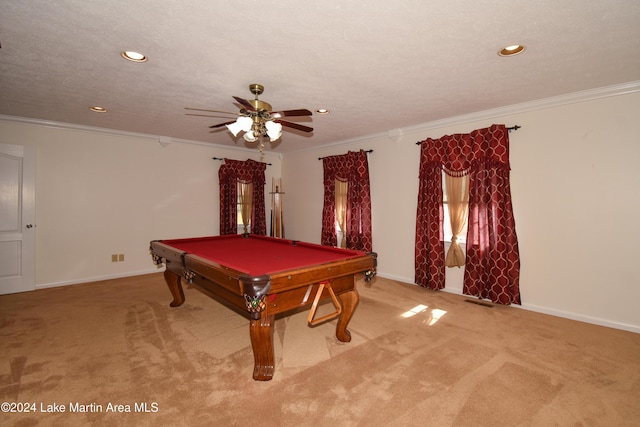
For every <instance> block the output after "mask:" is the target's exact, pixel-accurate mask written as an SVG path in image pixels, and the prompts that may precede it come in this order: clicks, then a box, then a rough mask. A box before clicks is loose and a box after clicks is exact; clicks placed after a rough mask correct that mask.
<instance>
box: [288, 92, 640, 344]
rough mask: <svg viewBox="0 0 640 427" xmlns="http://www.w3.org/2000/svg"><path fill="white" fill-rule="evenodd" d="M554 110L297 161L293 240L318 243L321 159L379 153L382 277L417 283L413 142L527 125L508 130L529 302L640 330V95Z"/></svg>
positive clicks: (424, 131)
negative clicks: (361, 151) (348, 153)
mask: <svg viewBox="0 0 640 427" xmlns="http://www.w3.org/2000/svg"><path fill="white" fill-rule="evenodd" d="M577 99H580V97H577ZM549 105H551V106H545V107H539V108H533V107H530V108H529V109H526V108H521V109H520V110H519V111H522V112H519V113H516V112H512V113H507V114H502V115H498V114H499V113H498V110H496V113H495V114H494V116H492V117H489V116H491V114H485V116H486V117H485V118H482V119H476V120H466V121H465V120H462V119H460V121H459V123H454V122H455V121H454V120H452V121H451V123H449V124H446V125H445V124H443V125H437V124H436V125H434V126H423V127H422V128H421V129H419V130H414V129H409V130H408V131H407V130H406V129H405V130H403V131H402V132H401V136H400V138H399V140H397V141H396V140H394V139H392V138H389V137H388V136H387V135H386V134H385V135H378V136H375V137H372V138H369V139H365V140H360V141H357V142H350V143H349V144H347V145H340V146H338V145H336V146H334V147H330V148H324V149H319V150H316V151H306V152H298V153H295V154H288V155H287V156H286V157H285V161H284V163H283V181H284V186H285V188H286V191H287V195H286V204H285V206H286V213H285V215H286V216H285V221H286V222H287V237H290V238H291V237H293V238H296V239H300V240H307V241H311V242H316V243H317V242H319V240H320V232H321V210H322V191H323V190H322V162H320V161H318V157H321V156H326V155H335V154H343V153H345V152H346V151H348V150H357V149H360V148H362V149H373V150H374V152H373V153H372V154H370V155H369V168H370V175H371V191H372V194H371V198H372V205H373V206H372V211H373V218H372V220H373V248H374V250H375V251H376V252H378V261H379V269H378V271H379V275H381V276H384V277H388V278H392V279H396V280H400V281H405V282H408V283H413V279H414V262H413V258H414V235H415V215H416V204H417V190H418V166H419V147H418V146H417V145H415V143H416V142H417V141H421V140H424V139H425V138H427V137H433V138H438V137H441V136H443V135H447V134H451V133H464V132H470V131H472V130H474V129H479V128H483V127H487V126H489V125H491V124H493V123H503V124H505V125H507V126H512V125H516V124H517V125H520V126H522V128H521V129H519V130H518V131H516V132H512V133H511V134H510V140H511V152H510V159H511V167H512V172H511V179H512V197H513V207H514V212H515V220H516V229H517V233H518V238H519V248H520V255H521V261H522V263H521V264H522V269H521V276H520V288H521V294H522V301H523V305H522V306H523V307H524V308H528V309H532V310H536V311H540V312H545V313H550V314H555V315H561V316H564V317H569V318H573V319H578V320H584V321H588V322H591V323H596V324H603V325H608V326H613V327H617V328H621V329H627V330H633V331H635V332H640V309H639V308H638V303H637V301H639V300H640V270H639V269H638V268H637V267H636V264H637V263H638V262H639V258H638V254H639V253H638V250H637V249H636V244H637V242H638V241H640V222H639V221H638V220H637V218H638V214H639V212H640V197H638V194H639V191H640V190H639V189H640V165H639V163H640V137H639V135H640V120H638V117H640V93H638V92H636V93H629V94H618V95H616V96H606V97H602V98H598V99H591V100H581V101H576V102H571V103H568V104H564V105H555V104H552V103H549ZM503 111H506V109H503V110H500V113H502V112H503ZM512 111H518V109H515V108H514V109H513V110H512ZM478 116H480V115H478ZM467 119H468V118H467ZM301 177H304V179H301ZM462 277H463V271H462V270H461V269H456V268H454V269H448V270H447V285H446V286H447V289H448V290H450V291H452V292H457V293H460V292H461V289H462Z"/></svg>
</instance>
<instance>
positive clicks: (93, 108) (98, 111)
mask: <svg viewBox="0 0 640 427" xmlns="http://www.w3.org/2000/svg"><path fill="white" fill-rule="evenodd" d="M89 110H91V111H93V112H94V113H106V112H107V109H106V108H103V107H97V106H94V107H90V108H89Z"/></svg>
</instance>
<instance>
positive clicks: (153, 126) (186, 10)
mask: <svg viewBox="0 0 640 427" xmlns="http://www.w3.org/2000/svg"><path fill="white" fill-rule="evenodd" d="M514 43H520V44H524V45H526V46H527V50H526V51H525V52H524V53H522V54H520V55H517V56H515V57H512V58H503V57H500V56H498V55H497V51H498V50H499V49H500V48H502V47H504V46H506V45H510V44H514ZM0 44H1V46H2V47H1V48H0V114H1V115H7V116H18V117H26V118H34V119H42V120H46V121H54V122H63V123H72V124H79V125H86V126H95V127H100V128H109V129H117V130H122V131H130V132H138V133H145V134H150V135H157V136H162V137H168V138H174V139H184V140H194V141H203V142H209V143H214V144H223V145H230V146H235V147H245V146H255V145H246V143H245V142H244V140H243V139H242V138H241V137H238V138H236V139H234V138H233V137H232V136H231V134H230V133H229V132H228V131H226V129H225V128H222V129H221V130H219V131H217V132H214V133H210V132H209V129H208V126H209V125H211V124H216V123H220V122H222V121H225V120H224V119H223V118H221V119H217V118H206V117H191V116H186V115H185V114H184V113H185V110H184V107H195V108H208V109H215V110H223V111H237V110H238V109H239V107H238V106H237V104H235V101H234V100H233V98H232V96H233V95H235V96H239V97H242V98H246V99H251V98H252V97H253V95H252V94H251V93H250V92H249V89H248V85H249V84H251V83H260V84H262V85H264V86H265V92H264V94H263V95H261V97H260V98H261V99H262V100H264V101H267V102H269V103H270V104H271V105H272V106H273V108H274V109H275V110H288V109H297V108H308V109H310V110H312V111H315V110H316V109H318V108H329V109H330V110H331V114H329V115H318V114H314V115H313V116H312V117H311V118H293V119H292V120H291V121H296V122H298V123H301V124H305V125H308V126H312V127H313V128H314V129H315V130H314V132H313V133H312V134H310V135H307V134H303V133H300V132H298V131H288V130H285V132H284V133H283V137H282V139H281V141H279V142H278V143H277V144H274V145H273V146H271V145H270V144H266V147H265V150H267V151H277V152H288V151H296V150H300V149H307V148H311V147H316V146H320V145H323V144H331V143H336V142H340V141H344V140H350V139H353V138H358V137H363V136H367V135H372V134H376V133H380V132H386V131H388V130H393V129H397V128H402V127H406V126H413V125H418V124H421V123H427V122H431V121H434V120H439V119H445V118H449V117H454V116H459V115H464V114H471V113H474V112H478V111H483V110H488V109H492V108H497V107H503V106H508V105H514V104H519V103H523V102H527V101H532V100H538V99H543V98H548V97H552V96H557V95H563V94H568V93H573V92H578V91H582V90H588V89H593V88H600V87H605V86H610V85H615V84H620V83H626V82H632V81H637V80H640V1H638V0H616V1H610V2H608V1H593V0H562V1H558V0H552V1H551V0H538V1H531V0H527V1H519V0H512V1H503V0H502V1H501V0H459V1H451V0H435V1H433V0H431V1H425V0H396V1H389V0H368V1H344V0H340V1H338V0H327V1H322V2H319V1H306V0H280V1H275V2H265V1H253V0H244V1H242V2H240V1H232V0H226V1H223V0H217V1H212V0H192V1H188V2H184V1H179V0H135V1H130V0H109V1H87V0H75V1H74V0H60V1H51V0H28V1H2V2H1V3H0ZM123 50H137V51H140V52H143V53H144V54H145V55H147V56H148V57H149V60H148V61H147V62H146V63H141V64H140V63H132V62H128V61H125V60H124V59H122V58H121V56H120V52H121V51H123ZM92 105H100V106H103V107H105V108H108V110H109V111H108V113H104V114H97V113H92V112H90V111H89V107H90V106H92Z"/></svg>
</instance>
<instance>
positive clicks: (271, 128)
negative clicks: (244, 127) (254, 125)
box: [264, 121, 282, 142]
mask: <svg viewBox="0 0 640 427" xmlns="http://www.w3.org/2000/svg"><path fill="white" fill-rule="evenodd" d="M264 127H265V128H267V135H268V136H269V140H270V141H271V142H274V141H276V140H277V139H278V138H280V137H281V136H282V125H281V124H280V123H276V122H273V121H268V122H266V123H265V124H264Z"/></svg>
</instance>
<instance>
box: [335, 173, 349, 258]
mask: <svg viewBox="0 0 640 427" xmlns="http://www.w3.org/2000/svg"><path fill="white" fill-rule="evenodd" d="M348 189H349V183H348V182H347V181H340V180H338V179H336V222H337V223H338V228H339V230H340V235H341V236H342V238H341V239H340V242H339V244H338V245H339V246H340V247H341V248H346V247H347V237H346V234H345V231H346V229H347V226H346V224H347V194H348Z"/></svg>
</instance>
